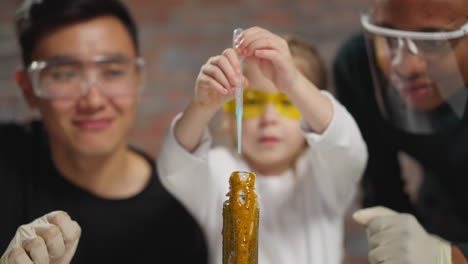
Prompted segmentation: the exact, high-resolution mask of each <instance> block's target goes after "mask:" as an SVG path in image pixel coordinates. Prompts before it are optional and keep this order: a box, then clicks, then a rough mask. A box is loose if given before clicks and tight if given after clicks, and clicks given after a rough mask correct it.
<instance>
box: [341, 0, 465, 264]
mask: <svg viewBox="0 0 468 264" xmlns="http://www.w3.org/2000/svg"><path fill="white" fill-rule="evenodd" d="M361 24H362V28H363V33H361V34H358V35H356V36H353V37H352V38H351V39H350V40H349V41H348V42H347V43H346V44H345V45H344V46H343V47H342V48H341V49H340V51H339V53H338V55H337V57H336V58H335V62H334V78H335V85H336V87H335V88H336V91H337V95H338V98H339V99H340V101H341V102H342V103H343V104H344V105H345V106H346V107H347V108H348V110H349V111H350V112H351V113H352V114H353V116H354V118H355V119H356V121H357V122H358V124H359V126H360V129H361V131H362V133H363V136H364V138H365V140H366V142H367V144H368V149H369V162H368V165H367V169H366V172H365V176H364V180H363V190H364V206H373V205H381V206H386V207H390V208H392V209H394V210H396V211H398V212H406V213H409V214H401V213H397V212H395V211H392V210H389V209H387V208H381V207H377V208H370V209H364V211H358V212H357V213H356V214H355V219H356V220H357V221H358V222H360V223H362V224H365V225H366V226H367V231H368V232H367V234H368V239H369V245H370V253H369V260H370V262H371V263H426V264H427V263H451V261H453V262H454V263H458V261H461V260H460V259H459V258H460V257H461V258H463V257H462V255H461V254H460V251H459V249H462V251H463V252H464V253H465V255H468V244H466V243H467V242H468V205H467V203H468V192H467V191H466V186H468V177H467V175H466V172H467V171H468V116H467V113H468V112H467V111H468V110H467V101H468V90H467V89H468V86H467V84H468V1H466V0H375V1H374V4H373V8H372V10H371V12H369V13H366V14H363V15H362V16H361ZM400 152H402V153H406V154H407V155H409V156H410V157H412V158H414V159H415V160H416V161H417V162H419V164H420V165H421V167H422V173H423V179H422V184H421V187H420V190H419V193H418V197H417V200H416V202H415V204H412V203H411V202H410V200H409V198H408V195H407V194H406V193H405V192H404V182H403V179H402V176H401V175H402V173H401V169H400V164H399V161H398V154H399V153H400ZM413 215H414V216H416V217H417V220H416V218H415V217H413ZM422 227H424V228H422ZM430 234H434V235H430ZM435 235H437V237H436V236H435ZM445 239H446V240H445ZM447 241H451V242H452V243H453V244H455V245H457V246H454V245H451V243H449V242H447ZM460 263H462V262H460Z"/></svg>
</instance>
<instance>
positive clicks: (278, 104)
mask: <svg viewBox="0 0 468 264" xmlns="http://www.w3.org/2000/svg"><path fill="white" fill-rule="evenodd" d="M269 103H272V104H273V105H274V106H275V108H276V110H277V111H278V113H280V114H281V115H282V116H284V117H287V118H291V119H300V118H301V113H300V112H299V110H298V109H297V108H296V107H295V106H294V105H293V103H292V102H291V100H289V98H288V96H287V95H285V94H284V93H267V92H262V91H259V90H254V89H245V90H244V117H245V118H254V117H258V116H260V115H261V114H262V113H263V112H264V111H265V108H266V106H267V105H268V104H269ZM224 110H225V111H226V112H229V113H232V114H235V113H236V103H235V100H232V101H229V102H227V103H226V104H224Z"/></svg>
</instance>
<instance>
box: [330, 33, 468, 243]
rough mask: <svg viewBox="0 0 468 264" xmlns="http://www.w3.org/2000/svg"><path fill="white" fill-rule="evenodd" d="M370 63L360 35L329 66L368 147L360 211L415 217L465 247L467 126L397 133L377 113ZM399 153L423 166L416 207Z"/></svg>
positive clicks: (467, 228)
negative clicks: (379, 208) (387, 211)
mask: <svg viewBox="0 0 468 264" xmlns="http://www.w3.org/2000/svg"><path fill="white" fill-rule="evenodd" d="M368 60H369V59H368V56H367V53H366V47H365V41H364V37H363V35H362V33H359V34H356V35H354V36H352V37H351V38H350V39H349V40H348V41H347V42H346V43H345V44H344V45H343V46H342V47H341V48H340V50H339V52H338V54H337V56H336V58H335V60H334V65H333V74H334V83H335V89H336V93H337V97H338V99H339V100H340V102H341V103H343V105H345V106H346V108H347V109H348V110H349V111H350V113H351V114H352V115H353V117H354V118H355V119H356V121H357V123H358V125H359V127H360V129H361V132H362V134H363V137H364V139H365V141H366V143H367V145H368V151H369V161H368V164H367V168H366V171H365V175H364V178H363V190H364V206H372V205H384V206H387V207H390V208H393V209H396V210H398V211H403V212H410V213H413V214H416V215H417V216H418V218H419V220H420V221H421V222H422V223H423V225H424V226H425V228H426V229H427V230H428V231H429V232H431V233H435V234H438V235H440V236H442V237H444V238H446V239H449V240H451V241H455V242H457V241H458V242H468V122H466V120H464V121H463V122H461V123H460V125H459V126H457V127H455V128H451V129H446V130H443V131H441V132H439V133H437V134H429V135H416V134H409V133H405V132H402V131H401V130H397V129H396V128H395V127H393V126H391V125H390V124H388V123H387V122H386V121H385V120H384V119H383V117H382V115H381V114H380V112H379V109H378V106H377V102H376V99H375V92H374V88H373V84H372V77H371V70H370V67H369V61H368ZM400 151H401V152H404V153H406V154H408V155H409V156H411V157H413V158H414V159H415V160H417V161H418V162H419V163H420V164H421V165H422V167H423V174H424V177H423V182H422V186H421V188H420V192H419V194H418V199H417V204H416V205H415V206H413V205H412V204H411V203H410V201H409V199H408V196H407V195H406V193H404V191H403V190H404V182H403V180H402V177H401V171H400V165H399V162H398V158H397V153H398V152H400Z"/></svg>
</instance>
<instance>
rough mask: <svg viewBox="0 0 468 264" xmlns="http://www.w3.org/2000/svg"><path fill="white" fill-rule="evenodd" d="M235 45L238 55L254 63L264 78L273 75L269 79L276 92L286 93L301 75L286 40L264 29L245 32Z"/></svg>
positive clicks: (253, 28) (251, 29)
mask: <svg viewBox="0 0 468 264" xmlns="http://www.w3.org/2000/svg"><path fill="white" fill-rule="evenodd" d="M236 43H237V44H238V47H237V49H236V51H237V52H238V54H239V55H241V56H243V57H245V58H246V60H248V61H251V62H254V63H256V64H257V65H258V66H259V68H260V70H261V71H262V73H263V74H264V75H265V76H267V77H270V76H271V75H273V76H271V78H272V80H273V81H274V82H275V85H276V87H277V88H278V90H280V91H281V92H284V93H288V92H290V91H291V89H293V88H294V87H295V82H296V81H297V79H298V77H299V76H300V74H301V73H300V72H299V70H298V69H297V67H296V65H295V63H294V60H293V58H292V56H291V53H290V51H289V47H288V43H287V42H286V40H284V39H283V38H281V37H279V36H278V35H275V34H273V33H271V32H270V31H268V30H266V29H263V28H260V27H252V28H249V29H247V30H245V31H244V32H243V33H242V34H241V35H240V37H239V39H238V40H237V42H236Z"/></svg>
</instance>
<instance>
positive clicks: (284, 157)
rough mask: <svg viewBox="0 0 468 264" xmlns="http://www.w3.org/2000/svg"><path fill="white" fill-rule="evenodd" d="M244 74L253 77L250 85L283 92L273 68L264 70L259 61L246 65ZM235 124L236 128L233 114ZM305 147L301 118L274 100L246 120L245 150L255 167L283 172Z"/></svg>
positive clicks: (253, 167)
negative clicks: (288, 113)
mask: <svg viewBox="0 0 468 264" xmlns="http://www.w3.org/2000/svg"><path fill="white" fill-rule="evenodd" d="M270 73H271V74H270ZM244 75H245V77H246V78H247V79H248V80H249V86H248V87H246V88H247V89H253V90H258V91H262V92H267V93H278V92H279V91H278V89H277V88H276V87H275V85H274V83H273V78H274V76H273V74H272V71H271V72H270V71H265V69H263V70H262V71H260V70H259V69H258V67H257V66H256V65H254V64H250V63H249V64H247V66H246V67H245V68H244ZM244 103H245V102H244ZM244 111H245V110H244ZM231 124H232V126H231V127H233V128H235V117H233V116H232V117H231ZM233 130H234V131H233V132H235V129H233ZM234 135H236V134H235V133H234ZM304 148H305V140H304V136H303V135H302V132H301V129H300V125H299V119H297V118H295V119H294V118H290V117H285V116H284V115H282V114H280V113H279V112H278V110H277V108H276V107H275V106H274V105H273V104H272V103H271V102H270V103H268V105H266V107H265V110H264V111H263V112H262V113H261V114H260V115H259V116H257V117H251V118H244V120H243V127H242V154H243V156H244V158H245V159H246V160H247V161H248V162H249V165H250V166H251V167H252V169H254V170H259V171H260V172H261V171H262V170H263V169H260V168H265V167H268V168H269V171H274V172H278V173H281V172H282V171H284V170H286V169H288V168H290V167H291V166H293V165H294V162H295V160H296V158H297V156H298V155H299V154H300V153H301V152H302V151H303V149H304Z"/></svg>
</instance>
